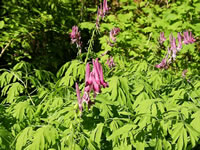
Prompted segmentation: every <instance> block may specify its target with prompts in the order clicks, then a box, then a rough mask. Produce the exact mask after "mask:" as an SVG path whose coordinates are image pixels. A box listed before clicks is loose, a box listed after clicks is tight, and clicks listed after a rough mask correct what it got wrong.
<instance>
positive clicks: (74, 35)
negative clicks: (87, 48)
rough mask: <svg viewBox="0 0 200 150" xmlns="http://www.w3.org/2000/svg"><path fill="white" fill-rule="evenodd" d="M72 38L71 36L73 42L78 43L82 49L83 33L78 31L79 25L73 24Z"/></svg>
mask: <svg viewBox="0 0 200 150" xmlns="http://www.w3.org/2000/svg"><path fill="white" fill-rule="evenodd" d="M70 38H71V42H72V44H74V43H76V46H77V47H78V48H79V49H81V45H82V42H81V34H80V32H79V31H78V27H77V26H73V27H72V32H71V33H70Z"/></svg>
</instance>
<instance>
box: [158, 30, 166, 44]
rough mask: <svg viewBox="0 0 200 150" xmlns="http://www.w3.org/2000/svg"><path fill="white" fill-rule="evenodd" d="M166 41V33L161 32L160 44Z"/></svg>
mask: <svg viewBox="0 0 200 150" xmlns="http://www.w3.org/2000/svg"><path fill="white" fill-rule="evenodd" d="M165 41H166V38H165V35H164V32H161V33H160V41H159V42H160V44H163V43H164V42H165Z"/></svg>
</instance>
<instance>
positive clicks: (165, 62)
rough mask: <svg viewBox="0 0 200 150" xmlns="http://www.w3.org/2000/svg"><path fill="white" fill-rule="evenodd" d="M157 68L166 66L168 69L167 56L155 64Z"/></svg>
mask: <svg viewBox="0 0 200 150" xmlns="http://www.w3.org/2000/svg"><path fill="white" fill-rule="evenodd" d="M155 67H156V68H158V69H163V68H166V69H167V60H166V58H164V59H163V60H162V61H161V63H160V64H157V65H155Z"/></svg>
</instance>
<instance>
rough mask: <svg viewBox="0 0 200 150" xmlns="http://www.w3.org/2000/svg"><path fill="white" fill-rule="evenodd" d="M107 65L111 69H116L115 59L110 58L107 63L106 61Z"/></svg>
mask: <svg viewBox="0 0 200 150" xmlns="http://www.w3.org/2000/svg"><path fill="white" fill-rule="evenodd" d="M106 64H107V65H108V67H109V68H112V67H114V66H115V63H114V59H113V57H110V58H108V59H107V61H106Z"/></svg>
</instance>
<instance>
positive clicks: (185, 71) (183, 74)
mask: <svg viewBox="0 0 200 150" xmlns="http://www.w3.org/2000/svg"><path fill="white" fill-rule="evenodd" d="M187 72H188V71H187V69H185V70H183V72H182V77H183V78H185V76H186V74H187Z"/></svg>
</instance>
